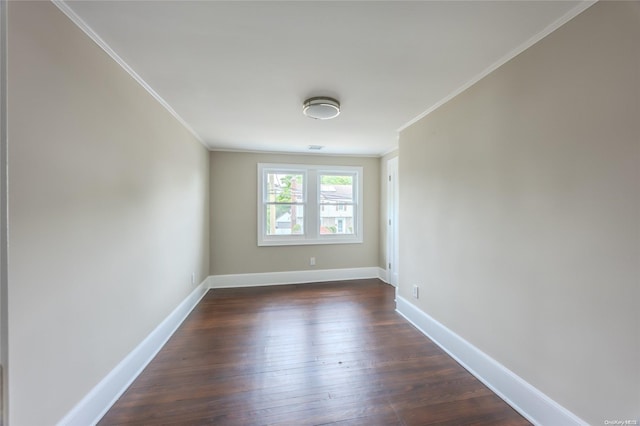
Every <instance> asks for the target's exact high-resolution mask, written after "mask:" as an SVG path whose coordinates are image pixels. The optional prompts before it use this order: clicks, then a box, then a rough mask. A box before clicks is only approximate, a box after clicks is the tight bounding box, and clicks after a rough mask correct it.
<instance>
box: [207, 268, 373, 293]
mask: <svg viewBox="0 0 640 426" xmlns="http://www.w3.org/2000/svg"><path fill="white" fill-rule="evenodd" d="M379 277H380V268H378V267H377V266H372V267H366V268H344V269H314V270H309V271H285V272H264V273H257V274H232V275H211V276H209V288H229V287H258V286H266V285H281V284H302V283H318V282H326V281H344V280H357V279H365V278H379Z"/></svg>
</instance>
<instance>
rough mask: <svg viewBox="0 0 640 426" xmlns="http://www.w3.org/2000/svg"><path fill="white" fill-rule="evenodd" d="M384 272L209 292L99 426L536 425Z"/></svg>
mask: <svg viewBox="0 0 640 426" xmlns="http://www.w3.org/2000/svg"><path fill="white" fill-rule="evenodd" d="M394 309H395V303H394V289H393V287H391V286H389V285H386V284H384V283H382V282H381V281H379V280H376V279H372V280H354V281H344V282H335V283H321V284H299V285H286V286H273V287H254V288H242V289H217V290H212V291H209V293H208V294H207V295H206V296H205V297H204V298H203V299H202V301H201V302H200V304H199V305H198V306H197V307H196V308H195V309H194V311H193V312H192V313H191V315H190V316H189V317H188V318H187V319H186V321H185V322H184V323H183V324H182V326H181V327H180V328H179V329H178V331H177V332H176V333H175V334H174V336H173V337H172V338H171V339H170V340H169V342H168V343H167V345H166V346H165V347H164V348H163V349H162V350H161V351H160V353H159V354H158V356H157V357H156V358H155V359H154V360H153V361H152V362H151V363H150V364H149V366H148V367H147V368H146V369H145V370H144V372H143V373H142V374H141V375H140V376H139V377H138V378H137V379H136V381H135V382H134V383H133V384H132V385H131V387H130V388H129V389H128V390H127V391H126V392H125V394H124V395H123V396H122V397H121V398H120V399H119V400H118V401H117V402H116V404H115V405H114V406H113V407H112V408H111V410H110V411H109V412H108V413H107V414H106V415H105V417H104V418H103V419H102V421H101V422H100V425H116V424H128V425H132V424H135V425H158V424H163V425H167V424H176V425H177V424H179V425H187V424H212V425H263V424H264V425H267V424H269V425H320V424H333V425H368V426H373V425H385V426H387V425H432V424H452V425H470V424H474V425H497V424H502V425H528V424H529V423H528V422H527V421H526V420H525V419H524V418H522V417H521V416H520V415H519V414H518V413H517V412H515V411H514V410H513V409H512V408H511V407H509V406H508V405H507V404H506V403H505V402H503V401H502V400H501V399H500V398H498V397H497V396H496V395H495V394H493V393H492V392H491V391H490V390H489V389H487V388H486V387H485V386H484V385H483V384H482V383H480V382H479V381H478V380H476V379H475V378H474V377H473V376H472V375H471V374H469V373H468V372H467V371H466V370H464V369H463V368H462V367H461V366H459V365H458V364H457V363H456V362H455V361H454V360H453V359H451V358H450V357H449V356H448V355H447V354H445V353H444V352H443V351H442V350H441V349H440V348H438V347H437V346H436V345H435V344H434V343H432V342H431V341H430V340H428V339H427V338H426V337H425V336H424V335H423V334H421V333H420V332H419V331H418V330H416V329H415V328H414V327H413V326H412V325H410V324H409V323H408V322H407V321H406V320H404V319H403V318H402V317H401V316H400V315H399V314H397V313H396V312H395V311H394Z"/></svg>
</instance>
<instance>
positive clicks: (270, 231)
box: [265, 204, 304, 235]
mask: <svg viewBox="0 0 640 426" xmlns="http://www.w3.org/2000/svg"><path fill="white" fill-rule="evenodd" d="M265 208H266V212H265V213H266V224H267V229H266V231H267V235H303V234H304V206H301V205H299V204H267V205H266V206H265Z"/></svg>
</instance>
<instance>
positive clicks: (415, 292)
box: [412, 285, 420, 299]
mask: <svg viewBox="0 0 640 426" xmlns="http://www.w3.org/2000/svg"><path fill="white" fill-rule="evenodd" d="M419 290H420V289H419V288H418V286H417V285H414V286H413V289H412V293H413V297H414V298H416V299H418V298H419V297H420V291H419Z"/></svg>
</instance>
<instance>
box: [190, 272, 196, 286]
mask: <svg viewBox="0 0 640 426" xmlns="http://www.w3.org/2000/svg"><path fill="white" fill-rule="evenodd" d="M195 283H196V273H195V272H192V273H191V284H195Z"/></svg>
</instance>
